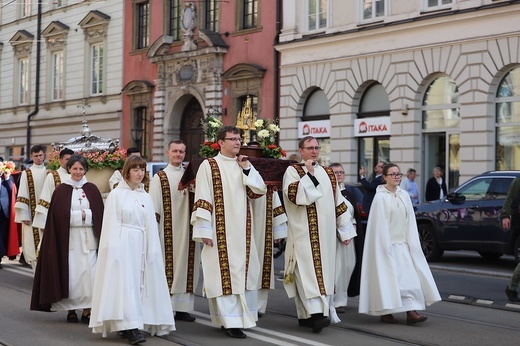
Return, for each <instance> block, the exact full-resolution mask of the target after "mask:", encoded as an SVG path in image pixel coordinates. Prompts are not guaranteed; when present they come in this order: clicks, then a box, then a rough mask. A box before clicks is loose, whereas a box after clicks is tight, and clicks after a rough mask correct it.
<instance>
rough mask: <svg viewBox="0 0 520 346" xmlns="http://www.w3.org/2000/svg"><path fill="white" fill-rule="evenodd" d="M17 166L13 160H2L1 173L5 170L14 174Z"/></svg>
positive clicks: (0, 164) (0, 163)
mask: <svg viewBox="0 0 520 346" xmlns="http://www.w3.org/2000/svg"><path fill="white" fill-rule="evenodd" d="M15 167H16V165H15V164H14V162H13V161H3V162H0V175H2V174H4V172H7V173H9V174H12V173H13V172H14V169H15Z"/></svg>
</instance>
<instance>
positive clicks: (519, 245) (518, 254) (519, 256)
mask: <svg viewBox="0 0 520 346" xmlns="http://www.w3.org/2000/svg"><path fill="white" fill-rule="evenodd" d="M513 255H515V261H516V263H520V235H519V236H518V237H516V240H515V247H514V248H513Z"/></svg>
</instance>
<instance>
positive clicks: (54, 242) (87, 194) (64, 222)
mask: <svg viewBox="0 0 520 346" xmlns="http://www.w3.org/2000/svg"><path fill="white" fill-rule="evenodd" d="M67 171H68V172H69V173H70V176H69V177H67V178H66V179H64V180H63V182H62V184H60V185H59V186H58V187H56V190H55V191H54V193H53V195H52V199H51V203H50V206H49V212H48V217H47V221H46V225H45V230H44V234H45V236H44V237H43V240H42V246H41V249H40V256H39V259H38V262H37V267H36V273H35V277H34V282H33V292H32V299H31V310H41V311H58V310H61V311H63V310H65V311H68V314H67V322H78V317H77V315H76V311H75V310H76V309H83V313H82V315H81V321H82V322H84V323H88V322H89V317H90V307H91V305H92V289H93V282H94V276H95V269H96V261H97V248H98V242H99V237H100V232H101V220H102V218H103V199H102V198H101V194H100V192H99V190H98V188H97V187H96V186H95V185H94V184H91V183H88V182H87V180H86V178H85V173H86V172H87V171H88V163H87V161H86V160H85V158H84V157H82V156H80V155H72V156H71V157H70V158H69V160H68V162H67Z"/></svg>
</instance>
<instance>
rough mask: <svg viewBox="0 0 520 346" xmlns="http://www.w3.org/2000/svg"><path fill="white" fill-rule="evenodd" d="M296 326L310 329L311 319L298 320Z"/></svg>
mask: <svg viewBox="0 0 520 346" xmlns="http://www.w3.org/2000/svg"><path fill="white" fill-rule="evenodd" d="M298 325H299V326H300V327H309V328H312V319H310V318H299V319H298Z"/></svg>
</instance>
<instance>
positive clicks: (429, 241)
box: [417, 223, 444, 261]
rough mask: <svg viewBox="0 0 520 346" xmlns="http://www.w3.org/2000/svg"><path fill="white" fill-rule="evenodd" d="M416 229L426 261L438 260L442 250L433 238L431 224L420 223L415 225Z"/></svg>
mask: <svg viewBox="0 0 520 346" xmlns="http://www.w3.org/2000/svg"><path fill="white" fill-rule="evenodd" d="M417 229H418V230H419V239H420V241H421V248H422V251H423V253H424V257H426V260H428V261H438V260H439V259H440V258H441V257H442V254H443V253H444V250H443V249H441V247H440V246H439V244H438V243H437V240H436V239H435V234H434V232H433V226H432V225H430V224H427V223H421V224H419V225H418V226H417Z"/></svg>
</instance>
